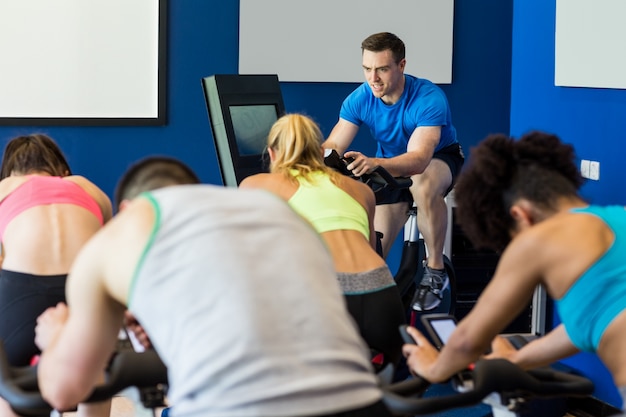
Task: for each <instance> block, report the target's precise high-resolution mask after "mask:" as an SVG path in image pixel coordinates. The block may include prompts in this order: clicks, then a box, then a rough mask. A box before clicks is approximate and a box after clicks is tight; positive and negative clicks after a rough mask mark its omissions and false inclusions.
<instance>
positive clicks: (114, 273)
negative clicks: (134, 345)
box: [36, 199, 155, 409]
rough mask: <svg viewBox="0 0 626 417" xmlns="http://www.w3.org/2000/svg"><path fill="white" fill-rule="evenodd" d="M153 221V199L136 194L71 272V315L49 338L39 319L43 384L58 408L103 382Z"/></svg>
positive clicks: (44, 392) (88, 246)
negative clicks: (151, 201)
mask: <svg viewBox="0 0 626 417" xmlns="http://www.w3.org/2000/svg"><path fill="white" fill-rule="evenodd" d="M154 220H155V218H154V211H153V210H152V207H151V206H150V203H149V202H147V201H146V200H145V199H136V200H134V201H133V203H132V204H130V205H129V206H128V207H127V208H126V209H125V210H124V211H123V212H122V213H120V214H119V215H118V216H116V218H114V219H113V220H111V221H110V222H109V223H108V224H107V225H106V226H105V227H104V228H102V229H101V230H100V231H99V232H98V233H96V235H94V237H93V238H91V239H90V240H89V241H88V242H87V244H86V245H85V246H84V247H83V249H82V250H81V251H80V253H79V254H78V256H77V258H76V260H75V261H74V264H73V266H72V270H71V272H70V275H69V277H68V280H67V284H66V292H67V301H68V306H69V311H68V314H67V317H66V320H65V321H64V322H62V323H60V324H61V325H60V326H58V328H57V330H56V331H54V332H53V333H52V334H51V335H50V333H48V335H49V336H48V337H47V340H44V341H42V340H41V336H42V335H44V334H45V330H46V329H45V328H43V327H42V328H40V326H39V324H38V327H37V329H36V332H37V339H38V342H37V343H38V344H40V347H42V348H43V353H42V355H41V360H40V362H39V368H38V377H39V386H40V389H41V393H42V395H43V397H44V398H45V399H46V400H47V401H48V402H49V403H50V404H52V405H53V406H54V407H55V408H58V409H66V408H68V407H73V406H74V405H76V404H77V403H79V402H80V401H82V400H84V399H85V398H86V396H87V395H88V394H89V393H90V392H91V391H92V389H93V387H94V386H95V385H96V384H97V383H98V382H99V379H100V377H101V376H102V371H103V370H104V369H105V366H106V364H107V362H108V360H109V358H110V356H111V354H112V352H113V349H114V348H115V344H116V341H117V336H118V333H119V330H120V328H121V326H122V323H123V317H124V312H125V311H126V304H127V297H128V291H129V287H130V281H131V278H132V274H133V271H134V270H135V268H136V266H137V262H138V260H139V258H140V257H141V254H142V252H143V249H144V248H145V246H146V243H147V241H148V240H149V236H150V232H151V230H152V227H153V224H154ZM44 314H45V313H44ZM42 326H44V324H43V323H42Z"/></svg>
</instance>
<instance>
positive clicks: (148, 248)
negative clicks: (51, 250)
mask: <svg viewBox="0 0 626 417" xmlns="http://www.w3.org/2000/svg"><path fill="white" fill-rule="evenodd" d="M251 201H252V202H254V203H253V204H250V202H251ZM67 300H68V305H69V308H67V307H66V306H64V305H60V306H58V307H57V308H54V309H50V310H48V311H47V312H46V313H44V315H42V317H41V318H40V325H39V326H38V331H37V341H38V343H40V344H41V345H42V347H44V352H43V354H42V357H41V360H40V364H39V378H40V381H39V382H40V388H41V391H42V393H43V395H44V397H45V398H46V399H47V400H48V401H49V402H50V403H51V404H52V405H53V406H55V407H56V408H60V409H64V408H67V407H69V406H72V405H73V404H74V403H76V402H78V401H80V400H82V399H83V398H84V397H86V396H87V395H88V394H89V392H90V391H91V390H92V388H93V387H94V386H95V385H96V384H97V380H98V377H99V376H100V375H101V370H102V369H103V368H104V367H105V366H106V363H107V361H108V360H109V357H110V355H111V352H112V351H113V349H114V346H115V342H116V338H117V334H118V331H119V327H120V323H122V319H123V315H124V310H125V309H126V308H128V309H129V310H130V311H131V312H132V313H133V314H134V315H135V317H136V318H137V319H138V320H139V322H140V323H141V324H142V325H143V327H144V328H145V330H146V331H147V333H148V335H150V340H151V342H152V344H153V346H154V348H155V349H156V350H157V352H158V353H159V355H160V356H161V358H162V359H163V361H164V363H165V364H166V365H167V367H168V374H169V381H170V391H169V393H168V397H169V399H170V401H171V403H172V405H173V407H172V411H171V413H172V414H171V415H173V416H176V417H179V416H194V417H195V416H299V415H300V416H341V415H350V416H355V417H356V416H358V417H369V416H372V417H373V416H377V417H384V416H389V415H390V414H389V412H388V411H387V410H386V408H385V407H384V405H383V404H382V403H381V401H380V400H381V393H380V391H379V389H378V388H377V383H376V378H375V375H374V374H373V373H372V370H371V366H370V363H369V352H368V351H367V348H366V346H365V344H364V342H363V341H362V340H361V338H360V337H359V335H358V331H357V329H356V326H355V325H354V323H353V322H352V320H351V319H350V316H349V314H348V312H347V310H346V307H345V305H344V301H343V295H342V292H341V290H340V288H339V285H338V283H337V279H336V274H335V271H334V267H333V263H332V260H331V258H330V255H329V254H328V253H327V250H326V248H325V246H324V244H323V243H322V241H321V239H320V238H319V236H318V235H317V234H316V233H315V231H313V229H312V228H311V227H310V226H309V225H308V224H307V223H305V222H304V221H303V220H302V219H301V218H300V216H298V215H297V214H296V213H295V212H293V211H292V210H291V209H290V208H289V207H288V206H287V204H286V203H284V202H283V201H282V200H280V199H278V198H276V197H274V196H273V195H271V194H269V193H267V192H264V191H256V190H254V191H252V190H238V189H226V188H222V187H215V186H209V185H184V186H172V187H167V188H163V189H159V190H156V191H153V192H150V193H146V194H142V195H141V196H139V197H138V198H136V199H135V200H134V201H133V202H132V203H131V204H130V205H129V206H128V207H127V208H126V209H125V210H124V211H123V212H122V213H120V214H119V215H118V216H116V218H115V219H113V220H112V221H111V222H110V223H109V224H108V225H107V226H105V227H104V228H103V230H102V231H101V232H100V233H98V234H97V235H96V236H95V237H94V238H93V239H92V240H91V241H90V242H89V243H88V244H87V245H86V246H85V249H84V250H83V251H82V252H81V253H80V254H79V256H78V258H77V260H76V262H75V264H74V267H73V268H72V271H71V274H70V276H69V278H68V288H67ZM344 413H349V414H344Z"/></svg>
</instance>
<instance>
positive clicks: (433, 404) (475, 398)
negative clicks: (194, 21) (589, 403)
mask: <svg viewBox="0 0 626 417" xmlns="http://www.w3.org/2000/svg"><path fill="white" fill-rule="evenodd" d="M468 373H469V374H470V375H471V377H472V378H471V379H472V382H473V387H472V388H471V389H469V390H468V391H465V392H461V393H455V394H451V395H445V396H439V397H427V398H407V397H405V396H404V395H408V394H410V393H407V392H405V390H404V388H405V387H406V386H402V385H399V384H401V383H397V384H392V385H390V386H388V387H383V393H384V395H383V400H384V402H385V404H386V405H387V407H389V409H390V410H392V412H393V413H398V414H409V415H418V414H429V413H434V412H438V411H442V410H447V409H450V408H458V407H467V406H471V405H475V404H478V403H479V402H481V401H482V399H483V398H485V397H486V396H487V395H489V394H491V393H492V392H500V393H506V392H510V393H512V392H518V393H519V392H524V393H526V394H529V395H532V396H536V397H554V396H565V397H567V396H587V395H591V394H592V393H593V390H594V386H593V382H591V381H590V380H589V379H587V378H584V377H581V376H578V375H573V374H568V373H565V372H560V371H556V370H553V369H550V368H541V369H536V370H532V371H524V370H522V369H521V368H519V367H518V366H516V365H514V364H513V363H511V362H509V361H507V360H505V359H491V360H479V361H478V362H476V365H475V366H474V369H473V370H472V371H469V372H468ZM398 388H401V389H398Z"/></svg>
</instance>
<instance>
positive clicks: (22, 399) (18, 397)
mask: <svg viewBox="0 0 626 417" xmlns="http://www.w3.org/2000/svg"><path fill="white" fill-rule="evenodd" d="M105 381H106V382H104V383H103V384H101V385H99V386H97V387H96V388H95V389H94V390H93V392H92V393H91V395H90V396H89V398H87V399H86V400H85V401H83V402H85V403H89V402H99V401H104V400H107V399H110V398H112V397H113V396H115V395H116V394H118V393H120V392H121V391H124V390H125V389H126V388H130V387H136V388H137V390H138V391H139V398H140V400H141V403H142V405H143V406H144V407H145V408H148V409H151V410H153V414H154V415H156V414H157V412H156V410H157V408H160V407H165V395H166V393H167V384H168V379H167V368H166V367H165V365H164V364H163V362H162V361H161V359H160V358H159V356H158V355H157V353H156V352H155V351H154V350H147V351H145V352H135V351H133V350H130V349H128V350H122V351H119V352H118V353H116V354H115V355H114V356H113V357H112V359H111V361H110V363H109V366H108V367H107V369H106V378H105ZM0 397H2V398H4V400H5V401H6V402H7V403H9V405H10V406H11V408H12V409H13V411H14V412H15V413H16V414H18V415H20V416H24V417H45V416H59V415H60V413H61V412H65V411H73V410H54V409H53V408H52V407H51V406H50V405H49V404H48V403H47V402H46V401H45V400H44V399H43V397H42V396H41V393H40V392H39V386H38V383H37V366H28V367H12V366H10V365H9V362H8V360H7V356H6V352H5V350H4V344H3V343H2V341H0Z"/></svg>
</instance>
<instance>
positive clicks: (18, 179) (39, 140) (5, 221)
mask: <svg viewBox="0 0 626 417" xmlns="http://www.w3.org/2000/svg"><path fill="white" fill-rule="evenodd" d="M110 218H111V202H110V200H109V198H108V197H107V196H106V195H105V193H104V192H102V191H101V190H100V189H99V188H98V187H97V186H96V185H94V184H93V183H92V182H90V181H89V180H87V179H86V178H84V177H82V176H78V175H71V170H70V167H69V165H68V163H67V160H66V158H65V156H64V155H63V152H62V151H61V149H60V148H59V147H58V145H57V144H56V143H55V142H54V141H53V140H52V139H51V138H50V137H49V136H46V135H44V134H32V135H26V136H18V137H16V138H13V139H11V140H10V141H9V142H8V143H7V145H6V147H5V149H4V154H3V157H2V166H1V168H0V241H1V244H2V256H3V261H2V269H1V270H0V316H1V317H2V320H0V339H2V341H3V343H4V346H5V349H6V352H7V357H8V360H9V363H10V364H11V365H12V366H28V365H29V364H30V362H31V360H32V359H33V357H35V356H36V355H38V354H39V353H40V350H39V349H38V348H37V346H36V345H35V325H36V320H37V316H39V314H41V313H42V312H43V311H44V310H45V309H46V308H48V307H50V306H54V305H56V304H57V303H58V302H60V301H63V300H65V281H66V275H67V273H68V271H69V269H70V265H71V264H72V262H73V260H74V258H75V256H76V254H77V253H78V251H79V250H80V248H81V247H82V246H83V245H84V244H85V242H86V241H87V240H88V239H89V238H90V237H91V236H93V234H95V233H96V232H97V231H98V230H99V229H100V228H101V227H102V225H103V224H104V223H105V222H106V221H108V220H109V219H110ZM1 404H2V407H3V408H7V410H3V415H5V414H4V413H6V414H9V413H11V412H10V411H9V410H8V406H7V405H6V403H4V401H2V402H1ZM90 407H91V406H90ZM92 410H93V408H92Z"/></svg>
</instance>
